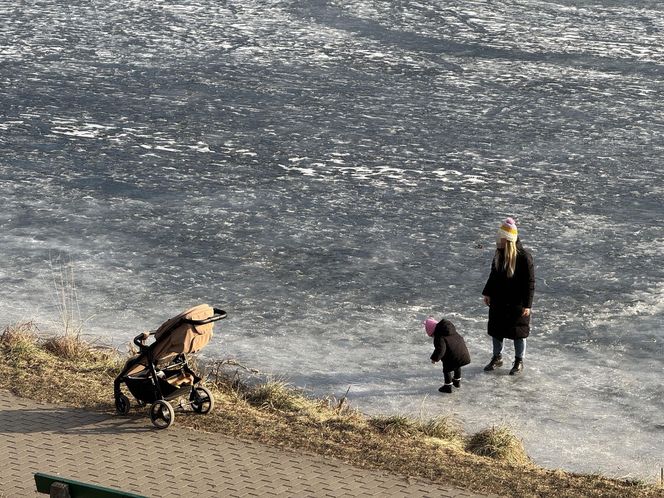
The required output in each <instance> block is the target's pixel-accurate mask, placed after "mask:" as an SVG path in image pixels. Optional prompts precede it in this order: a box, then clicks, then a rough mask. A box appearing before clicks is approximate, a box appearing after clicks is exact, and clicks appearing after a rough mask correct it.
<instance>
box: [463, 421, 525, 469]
mask: <svg viewBox="0 0 664 498" xmlns="http://www.w3.org/2000/svg"><path fill="white" fill-rule="evenodd" d="M468 451H470V452H472V453H474V454H476V455H480V456H487V457H490V458H493V459H494V460H500V461H502V462H506V463H510V464H518V465H526V464H528V463H530V458H529V457H528V455H527V454H526V450H525V449H524V447H523V444H522V443H521V440H519V439H518V438H517V437H516V436H515V435H514V434H512V432H511V431H510V429H509V428H507V427H506V426H499V427H491V428H490V429H485V430H483V431H480V432H478V433H477V434H474V435H473V436H472V437H471V438H470V439H469V441H468Z"/></svg>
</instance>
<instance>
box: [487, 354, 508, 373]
mask: <svg viewBox="0 0 664 498" xmlns="http://www.w3.org/2000/svg"><path fill="white" fill-rule="evenodd" d="M502 366H503V357H502V356H501V355H498V356H493V357H492V358H491V361H490V362H489V364H488V365H487V366H486V367H484V371H485V372H490V371H491V370H495V369H496V368H498V367H502Z"/></svg>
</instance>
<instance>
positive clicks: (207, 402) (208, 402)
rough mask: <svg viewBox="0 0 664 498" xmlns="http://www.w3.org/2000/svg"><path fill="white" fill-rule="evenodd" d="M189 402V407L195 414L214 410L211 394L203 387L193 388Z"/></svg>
mask: <svg viewBox="0 0 664 498" xmlns="http://www.w3.org/2000/svg"><path fill="white" fill-rule="evenodd" d="M189 400H190V401H191V407H192V408H193V409H194V411H195V412H196V413H202V414H206V413H210V411H212V408H214V398H213V397H212V393H211V392H210V391H209V390H208V389H207V388H206V387H203V386H198V387H194V388H193V389H192V390H191V395H190V396H189Z"/></svg>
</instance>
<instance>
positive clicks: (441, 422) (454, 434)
mask: <svg viewBox="0 0 664 498" xmlns="http://www.w3.org/2000/svg"><path fill="white" fill-rule="evenodd" d="M420 431H421V432H422V433H424V434H425V435H426V436H429V437H433V438H437V439H442V440H445V441H458V442H462V441H463V440H464V434H463V429H462V428H461V424H460V423H459V422H458V421H457V420H455V419H453V418H452V417H447V416H445V417H435V418H432V419H429V420H426V421H424V422H421V423H420Z"/></svg>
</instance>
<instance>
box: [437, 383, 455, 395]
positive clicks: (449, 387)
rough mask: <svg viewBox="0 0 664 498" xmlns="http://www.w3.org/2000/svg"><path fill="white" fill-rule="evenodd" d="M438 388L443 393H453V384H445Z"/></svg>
mask: <svg viewBox="0 0 664 498" xmlns="http://www.w3.org/2000/svg"><path fill="white" fill-rule="evenodd" d="M438 390H439V391H440V392H441V393H451V392H452V384H444V385H442V386H440V387H439V388H438Z"/></svg>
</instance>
